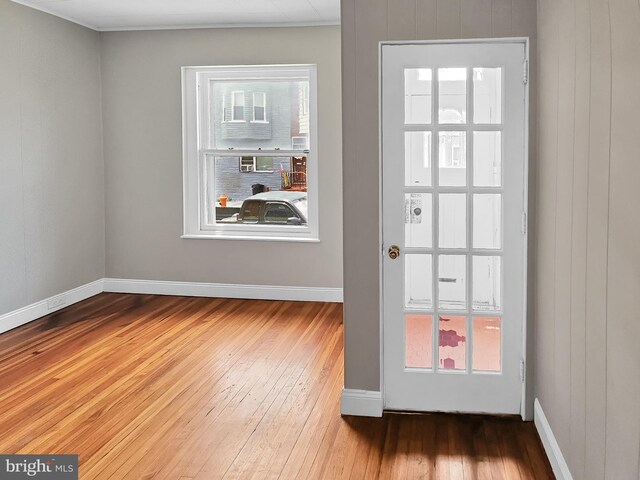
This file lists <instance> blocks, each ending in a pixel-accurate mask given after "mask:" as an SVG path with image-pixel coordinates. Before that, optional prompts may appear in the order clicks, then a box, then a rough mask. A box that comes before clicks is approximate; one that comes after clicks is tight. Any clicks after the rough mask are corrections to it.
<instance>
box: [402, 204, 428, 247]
mask: <svg viewBox="0 0 640 480" xmlns="http://www.w3.org/2000/svg"><path fill="white" fill-rule="evenodd" d="M431 203H432V201H431V194H430V193H406V194H405V196H404V208H405V212H404V244H405V247H423V248H431V247H432V246H433V225H432V223H433V219H432V216H433V211H432V206H431Z"/></svg>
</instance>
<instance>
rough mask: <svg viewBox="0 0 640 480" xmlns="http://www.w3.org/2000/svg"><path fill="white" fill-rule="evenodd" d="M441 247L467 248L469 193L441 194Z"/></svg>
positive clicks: (439, 239)
mask: <svg viewBox="0 0 640 480" xmlns="http://www.w3.org/2000/svg"><path fill="white" fill-rule="evenodd" d="M438 198H439V209H438V210H439V233H438V236H439V238H438V246H439V247H440V248H465V247H466V246H467V195H466V194H464V193H442V194H440V195H439V197H438Z"/></svg>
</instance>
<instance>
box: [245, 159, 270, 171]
mask: <svg viewBox="0 0 640 480" xmlns="http://www.w3.org/2000/svg"><path fill="white" fill-rule="evenodd" d="M240 171H241V172H243V173H248V172H273V157H240Z"/></svg>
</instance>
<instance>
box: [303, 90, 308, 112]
mask: <svg viewBox="0 0 640 480" xmlns="http://www.w3.org/2000/svg"><path fill="white" fill-rule="evenodd" d="M302 113H303V115H309V85H303V86H302Z"/></svg>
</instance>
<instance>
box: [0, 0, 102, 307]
mask: <svg viewBox="0 0 640 480" xmlns="http://www.w3.org/2000/svg"><path fill="white" fill-rule="evenodd" d="M100 110H101V107H100V36H99V34H98V33H96V32H93V31H91V30H88V29H86V28H84V27H80V26H78V25H74V24H72V23H69V22H67V21H65V20H61V19H59V18H56V17H53V16H51V15H46V14H44V13H40V12H38V11H36V10H33V9H30V8H27V7H23V6H20V5H17V4H15V3H12V2H10V1H9V0H0V228H1V231H0V314H3V313H7V312H9V311H12V310H15V309H17V308H20V307H23V306H25V305H28V304H31V303H33V302H36V301H40V300H43V299H44V298H47V297H49V296H52V295H55V294H58V293H61V292H63V291H66V290H69V289H71V288H74V287H77V286H80V285H83V284H86V283H88V282H91V281H93V280H97V279H99V278H102V277H104V270H105V261H104V256H105V254H104V252H105V249H104V248H105V246H104V242H105V236H104V168H103V160H102V139H101V115H100Z"/></svg>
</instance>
